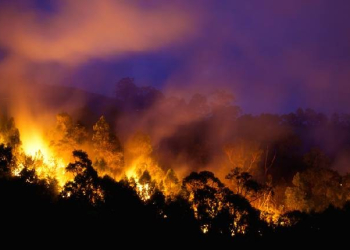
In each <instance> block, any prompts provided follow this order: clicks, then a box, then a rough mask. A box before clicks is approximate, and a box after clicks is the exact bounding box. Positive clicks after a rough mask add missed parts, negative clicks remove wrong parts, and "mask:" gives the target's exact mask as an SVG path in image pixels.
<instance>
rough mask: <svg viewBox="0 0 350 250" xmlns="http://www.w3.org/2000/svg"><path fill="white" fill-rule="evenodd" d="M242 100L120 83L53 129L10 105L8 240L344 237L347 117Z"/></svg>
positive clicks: (0, 190) (349, 183) (5, 130)
mask: <svg viewBox="0 0 350 250" xmlns="http://www.w3.org/2000/svg"><path fill="white" fill-rule="evenodd" d="M95 101H96V100H95ZM234 103H235V102H234V96H233V95H232V94H231V93H229V92H227V91H223V90H217V91H215V92H213V93H210V94H209V95H202V94H194V95H193V96H191V97H189V98H180V97H175V96H168V95H166V94H164V93H162V92H161V91H160V90H157V89H156V88H154V87H138V86H137V85H136V84H135V83H134V79H132V78H124V79H122V80H120V81H119V82H118V83H117V84H116V92H115V97H114V98H112V100H111V101H110V102H109V103H108V104H106V105H104V106H103V108H99V107H98V104H96V103H95V102H94V100H91V101H90V102H85V103H84V106H82V107H80V108H79V110H78V112H76V111H74V112H73V115H72V114H69V113H67V112H66V110H62V112H59V113H57V114H50V119H51V120H53V119H55V121H54V122H52V123H50V122H48V124H45V126H43V124H39V122H37V123H33V122H32V121H33V120H34V119H32V118H33V117H32V118H31V119H27V117H28V116H23V117H24V118H23V117H21V112H15V113H14V114H11V111H6V110H5V109H2V110H3V113H2V114H1V116H0V144H1V145H0V204H1V206H0V213H1V221H2V227H3V228H5V229H6V233H4V235H3V236H5V235H8V236H13V235H16V236H17V237H26V236H30V237H31V239H38V238H45V239H50V240H52V241H53V242H56V241H58V239H59V242H71V241H73V242H75V243H77V244H80V245H84V244H86V245H89V244H90V243H92V242H94V243H97V242H100V243H101V244H102V243H115V242H118V241H119V242H123V241H125V242H129V244H130V243H131V242H130V240H129V239H133V240H135V241H138V240H140V242H144V244H145V246H146V245H150V246H151V244H153V243H154V242H168V244H169V243H170V244H174V245H177V244H179V245H181V244H190V243H193V244H196V245H197V246H205V245H207V244H212V243H215V244H216V245H217V246H218V245H220V244H223V245H225V246H227V245H232V246H237V245H243V244H244V245H245V246H248V245H255V244H266V245H268V244H272V243H273V242H277V241H281V242H282V241H289V242H294V243H295V242H304V241H309V242H312V241H314V240H315V239H317V241H318V242H319V243H320V242H321V243H322V242H329V241H333V240H335V239H338V240H344V239H346V237H344V236H345V235H347V233H348V232H349V229H347V228H348V225H349V223H350V202H349V201H350V174H349V173H348V172H347V170H348V169H349V164H350V157H349V155H350V154H349V153H350V115H349V114H336V113H335V114H328V115H326V114H323V113H318V112H316V111H314V110H311V109H301V108H300V109H298V110H296V111H295V112H292V113H289V114H259V115H251V114H245V113H244V112H243V111H242V110H241V109H240V108H239V107H238V106H235V105H234ZM28 105H29V103H28ZM35 115H36V114H33V116H35ZM26 119H27V120H26ZM17 121H19V123H17ZM37 121H39V119H38V120H37ZM17 124H19V125H20V126H17ZM33 126H34V127H35V129H33ZM34 228H35V230H34ZM5 238H6V237H3V239H5ZM151 242H153V243H151Z"/></svg>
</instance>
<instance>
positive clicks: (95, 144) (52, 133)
mask: <svg viewBox="0 0 350 250" xmlns="http://www.w3.org/2000/svg"><path fill="white" fill-rule="evenodd" d="M0 128H1V130H0V140H1V143H2V145H3V146H2V149H5V148H6V147H7V148H11V149H12V153H13V159H12V160H11V164H10V165H11V173H12V175H13V176H15V177H19V178H24V179H25V180H26V181H27V182H29V183H34V182H35V180H36V179H38V180H41V181H43V182H46V183H47V184H49V185H52V184H53V183H54V184H55V185H56V188H57V192H58V193H60V195H61V197H62V198H63V199H70V198H72V197H85V198H84V199H86V200H87V201H88V202H90V203H91V204H93V205H97V204H99V203H101V202H102V203H103V202H104V199H105V195H106V194H105V191H104V189H103V185H102V184H100V181H99V180H100V179H101V178H105V177H104V176H109V177H108V178H112V179H113V180H114V181H116V182H120V183H121V182H123V183H127V185H128V186H129V187H130V188H131V189H132V190H134V192H135V193H136V194H137V195H138V196H139V199H140V200H141V201H142V202H143V203H145V204H148V203H149V202H151V203H152V204H158V203H159V202H160V201H159V200H157V199H159V197H160V196H159V194H161V195H162V196H163V197H164V202H165V203H166V202H171V201H176V200H179V199H183V200H185V201H186V202H188V204H189V205H190V207H191V209H192V211H193V214H194V217H195V218H196V220H197V221H198V223H199V227H200V229H201V231H202V232H203V233H204V234H208V233H210V232H211V231H212V230H219V232H221V233H224V232H225V230H227V232H229V234H230V235H231V236H235V235H238V234H240V235H243V234H246V233H247V232H249V230H250V223H251V222H250V220H251V219H252V218H255V217H256V219H257V220H262V221H264V222H265V223H266V224H268V225H270V226H272V227H274V226H290V225H292V224H293V223H295V221H293V220H292V219H290V218H288V217H286V216H285V215H284V214H285V213H286V212H288V211H291V210H290V209H289V208H288V206H289V207H292V206H298V204H300V200H298V199H300V196H298V194H299V192H300V189H301V188H302V187H303V186H302V184H300V183H302V182H303V181H304V182H305V181H306V180H305V178H307V176H308V175H310V173H302V174H299V173H298V174H297V175H296V176H295V177H294V178H293V185H294V186H292V187H285V188H284V192H285V195H284V196H283V197H284V198H282V199H281V198H280V197H278V196H281V191H280V189H281V187H280V186H276V185H274V184H273V181H272V177H271V175H269V170H270V169H271V168H272V167H273V164H274V161H275V158H276V155H272V156H271V155H269V151H268V149H267V150H265V151H264V149H262V148H261V147H259V146H257V145H255V144H254V145H253V144H246V145H244V144H240V145H239V146H237V145H232V144H228V145H226V146H225V147H224V148H223V155H225V154H226V155H227V156H228V157H227V159H228V161H227V162H228V164H229V165H230V166H231V170H230V171H229V172H227V173H226V175H225V179H224V180H220V179H219V178H218V177H217V176H215V173H213V172H210V171H208V170H205V169H204V170H203V171H200V172H192V173H190V174H189V175H188V176H180V175H179V174H178V173H177V171H176V170H174V169H173V168H168V169H167V168H165V167H164V166H161V165H160V164H159V162H158V161H157V158H156V157H155V154H154V152H153V151H154V149H153V146H152V142H151V138H150V136H148V135H147V134H145V133H142V132H136V133H135V134H134V135H132V136H130V138H127V139H126V140H125V142H123V143H122V142H121V141H120V140H119V138H118V136H117V135H116V134H114V133H113V131H112V129H111V127H110V125H109V123H108V122H107V121H106V119H105V118H104V117H103V116H102V117H101V118H100V119H99V120H98V121H97V122H96V124H95V125H94V126H93V128H92V131H89V129H88V128H86V127H85V126H83V125H82V124H81V123H79V122H75V121H74V120H73V119H72V117H71V116H70V115H68V114H66V113H61V114H58V115H57V117H56V123H55V124H53V125H52V126H50V127H48V128H47V129H46V130H44V129H40V128H39V126H36V125H35V124H34V123H21V122H20V123H19V124H18V128H17V126H16V124H15V120H14V119H12V118H7V117H5V116H4V117H2V118H1V127H0ZM72 152H73V154H72ZM90 159H91V160H90ZM261 160H262V164H260V165H259V164H258V162H259V161H261ZM259 166H262V173H263V174H262V175H261V176H262V179H261V180H259V181H258V180H257V179H255V178H254V175H255V173H254V171H258V170H259ZM189 172H190V171H189ZM327 174H331V173H330V172H325V175H327ZM255 176H256V175H255ZM332 178H333V177H332ZM181 179H182V180H181ZM343 182H344V181H342V183H341V184H342V185H338V187H339V188H340V189H341V188H342V187H343V184H344V183H343ZM344 185H345V184H344ZM338 192H341V190H340V191H339V190H338ZM155 197H158V198H155ZM345 200H346V198H345ZM333 204H335V205H336V202H334V203H333ZM295 209H296V210H298V209H299V208H297V207H295ZM300 211H303V208H300ZM158 213H159V215H160V216H161V217H162V218H164V219H167V218H168V217H169V214H168V212H167V211H166V210H162V209H160V210H159V211H158ZM254 216H255V217H254ZM223 221H225V223H223ZM222 225H226V229H225V230H224V229H222ZM218 226H219V228H220V229H217V227H218ZM258 231H259V232H260V230H258Z"/></svg>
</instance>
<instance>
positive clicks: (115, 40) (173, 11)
mask: <svg viewBox="0 0 350 250" xmlns="http://www.w3.org/2000/svg"><path fill="white" fill-rule="evenodd" d="M35 2H36V1H20V0H19V1H9V2H7V3H0V48H1V55H0V92H2V93H5V94H3V95H4V98H5V99H7V100H10V104H9V106H10V108H11V113H12V114H13V115H14V116H15V117H16V116H21V117H25V119H21V122H20V123H21V124H20V127H25V126H26V122H28V123H40V124H43V123H45V124H46V123H48V121H51V120H52V119H53V117H54V116H53V115H52V114H54V113H58V112H62V111H67V112H69V113H71V114H72V115H73V116H80V117H83V116H84V115H82V114H81V113H80V111H81V110H82V109H84V108H85V106H88V107H94V108H95V110H94V111H93V112H97V113H98V112H100V111H101V112H109V111H107V110H108V108H109V107H111V106H113V105H115V104H116V103H115V101H114V100H111V99H109V98H105V97H101V96H95V95H91V94H88V93H85V92H83V91H74V92H70V93H68V94H67V91H66V90H62V89H60V88H58V87H55V88H53V87H52V88H48V87H45V86H40V85H42V84H55V85H62V84H65V85H73V86H79V87H81V88H82V89H85V90H87V89H88V90H91V91H93V92H95V93H96V92H97V93H103V94H105V95H109V96H110V95H112V94H111V93H112V90H113V88H114V84H115V82H116V81H117V80H119V79H120V78H122V77H125V76H131V77H133V76H135V78H136V83H137V84H138V83H139V82H141V83H151V84H152V83H153V81H154V79H155V78H156V79H158V77H159V75H161V80H159V81H158V85H159V86H160V87H162V90H163V92H164V93H165V95H166V96H167V97H169V99H167V100H166V101H164V102H156V103H155V105H154V106H153V107H152V108H150V109H149V110H147V111H145V112H143V113H141V114H137V115H135V117H130V116H131V115H130V116H129V115H128V114H127V115H126V116H122V117H118V119H117V125H118V126H117V127H116V128H117V132H118V135H119V136H120V134H122V135H125V136H128V135H129V134H131V133H133V132H135V131H137V130H144V131H146V132H147V133H149V134H150V135H151V137H152V139H153V143H154V145H156V146H157V145H158V146H159V145H164V141H166V144H169V143H170V144H171V145H172V146H173V147H177V148H181V150H179V154H175V153H173V152H171V149H172V147H169V148H168V149H166V150H168V152H166V153H164V152H163V155H167V154H168V155H169V159H173V158H171V157H174V162H173V163H170V162H169V159H168V160H167V161H165V160H164V162H165V163H164V164H171V166H176V164H178V166H182V165H183V164H185V165H186V168H188V165H191V166H196V167H193V168H195V169H199V168H201V167H206V166H209V165H210V166H211V167H212V168H213V169H217V168H218V166H214V164H215V162H216V161H215V159H214V158H215V157H217V156H213V157H212V154H217V155H219V154H220V153H221V154H223V152H222V145H223V144H225V143H227V142H229V141H231V140H234V137H235V131H234V130H233V129H232V124H231V123H230V122H227V123H224V122H222V119H226V118H227V116H226V115H225V114H227V113H225V114H221V115H219V116H218V117H217V118H216V119H214V121H213V122H212V123H210V124H208V123H206V118H207V115H208V113H205V112H204V113H202V114H199V115H198V114H194V113H193V112H192V111H191V110H189V109H190V107H189V105H188V102H189V100H190V99H191V97H192V95H193V94H195V93H197V92H198V93H203V94H204V95H208V94H210V93H212V92H213V91H214V89H215V88H218V87H219V88H225V89H228V90H230V91H232V92H233V93H234V95H235V97H236V103H237V104H238V105H240V106H242V108H243V111H244V112H253V113H259V112H282V111H283V112H285V111H290V110H294V109H296V108H297V107H298V106H308V107H312V108H316V109H319V110H322V111H323V110H325V111H327V112H331V111H333V110H341V111H348V107H349V99H348V95H349V94H350V88H349V85H348V84H347V83H348V79H349V73H348V66H349V65H348V61H349V60H347V59H349V55H350V53H349V46H348V44H349V41H350V36H349V34H350V33H349V32H348V31H349V26H348V24H349V23H350V22H348V10H349V6H350V5H349V4H346V3H345V2H342V1H339V2H337V3H334V1H328V0H322V1H315V0H312V1H304V0H297V1H293V2H289V3H287V2H283V1H276V0H267V1H263V2H262V1H258V0H257V1H229V0H224V1H220V2H218V1H216V0H194V1H186V0H180V1H172V2H171V3H170V2H169V1H167V2H164V1H160V0H154V1H147V3H145V2H144V1H113V0H89V1H83V0H81V1H80V0H77V1H69V0H63V1H51V3H52V6H51V9H50V10H47V9H45V8H46V7H45V8H44V9H42V8H41V9H40V8H38V6H37V4H36V3H35ZM135 58H136V59H135ZM159 58H161V60H159ZM141 59H142V60H141ZM96 61H97V64H99V63H100V64H101V62H102V63H105V64H107V65H108V67H92V66H95V64H96ZM130 61H131V63H130ZM135 61H136V62H135ZM159 61H161V62H160V63H159ZM116 62H117V66H115V63H116ZM163 62H164V63H163ZM109 63H110V64H109ZM124 64H125V65H126V66H125V65H124ZM91 65H92V66H91ZM121 65H122V66H121ZM140 65H141V66H140ZM164 65H165V66H164ZM85 67H86V68H85ZM120 68H122V70H120ZM84 69H85V70H84ZM76 72H82V73H80V74H77V73H76ZM77 75H78V76H77ZM81 75H84V76H83V77H82V76H81ZM106 75H107V77H106ZM138 76H141V77H142V78H141V79H140V78H138ZM171 96H177V97H178V99H176V98H175V99H174V98H170V97H171ZM182 97H185V99H184V100H182V99H181V98H182ZM106 99H107V101H106ZM101 102H105V103H104V104H101ZM0 103H1V102H0ZM206 105H209V106H210V100H209V99H208V100H207V103H206ZM96 106H99V107H96ZM110 113H112V111H111V112H110ZM24 114H25V115H24ZM49 115H51V117H52V118H51V120H50V118H47V117H49ZM88 116H89V114H86V115H85V117H88ZM40 117H44V118H42V119H41V118H40ZM89 118H90V119H92V118H91V117H89ZM93 118H94V119H95V118H96V117H93ZM31 119H34V120H37V119H38V120H37V121H30V120H31ZM51 122H52V121H51ZM194 124H195V125H194ZM198 128H200V129H198ZM243 131H244V130H243ZM262 133H263V134H264V133H266V132H262ZM269 133H270V134H271V137H273V135H275V134H276V133H274V132H273V131H269ZM181 138H186V140H187V141H186V140H185V139H184V141H186V142H188V144H187V145H191V146H193V147H194V149H196V150H197V151H198V152H200V153H199V154H198V155H197V156H198V159H197V158H196V159H189V158H190V157H189V156H191V152H186V151H190V150H191V148H190V147H188V148H186V145H185V144H186V143H183V144H181V143H180V141H181ZM124 139H126V138H124ZM169 141H170V142H169ZM203 145H204V146H203ZM196 147H197V148H196ZM166 150H165V151H166ZM213 152H214V153H213ZM219 152H220V153H219ZM218 157H219V156H218ZM192 160H193V161H192ZM219 164H221V163H219ZM165 167H168V166H165Z"/></svg>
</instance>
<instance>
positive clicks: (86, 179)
mask: <svg viewBox="0 0 350 250" xmlns="http://www.w3.org/2000/svg"><path fill="white" fill-rule="evenodd" d="M73 156H74V158H75V161H74V162H73V163H69V164H68V166H67V167H66V170H67V172H69V173H72V174H73V176H74V181H69V182H68V183H67V184H66V185H65V186H64V188H63V191H62V192H61V196H62V197H63V198H66V199H73V200H76V201H79V202H82V203H88V204H98V203H100V202H102V201H103V191H102V189H101V187H100V185H99V178H98V176H97V172H96V171H95V169H94V168H93V167H92V162H91V160H90V159H89V158H88V155H87V154H86V153H85V152H83V151H81V150H75V151H73Z"/></svg>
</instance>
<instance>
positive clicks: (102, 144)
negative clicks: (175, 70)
mask: <svg viewBox="0 0 350 250" xmlns="http://www.w3.org/2000/svg"><path fill="white" fill-rule="evenodd" d="M93 131H94V133H93V136H92V145H93V148H94V152H95V157H96V160H95V164H94V165H95V166H96V167H97V169H98V171H99V172H101V173H102V174H107V175H110V176H112V177H114V178H115V177H117V176H119V175H120V174H121V172H122V169H123V167H124V152H123V149H122V145H121V143H120V141H119V139H118V137H117V136H116V135H115V134H113V133H112V132H111V129H110V125H109V124H108V123H107V121H106V119H105V118H104V116H101V118H100V119H99V120H98V122H97V123H96V124H95V125H94V126H93Z"/></svg>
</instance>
